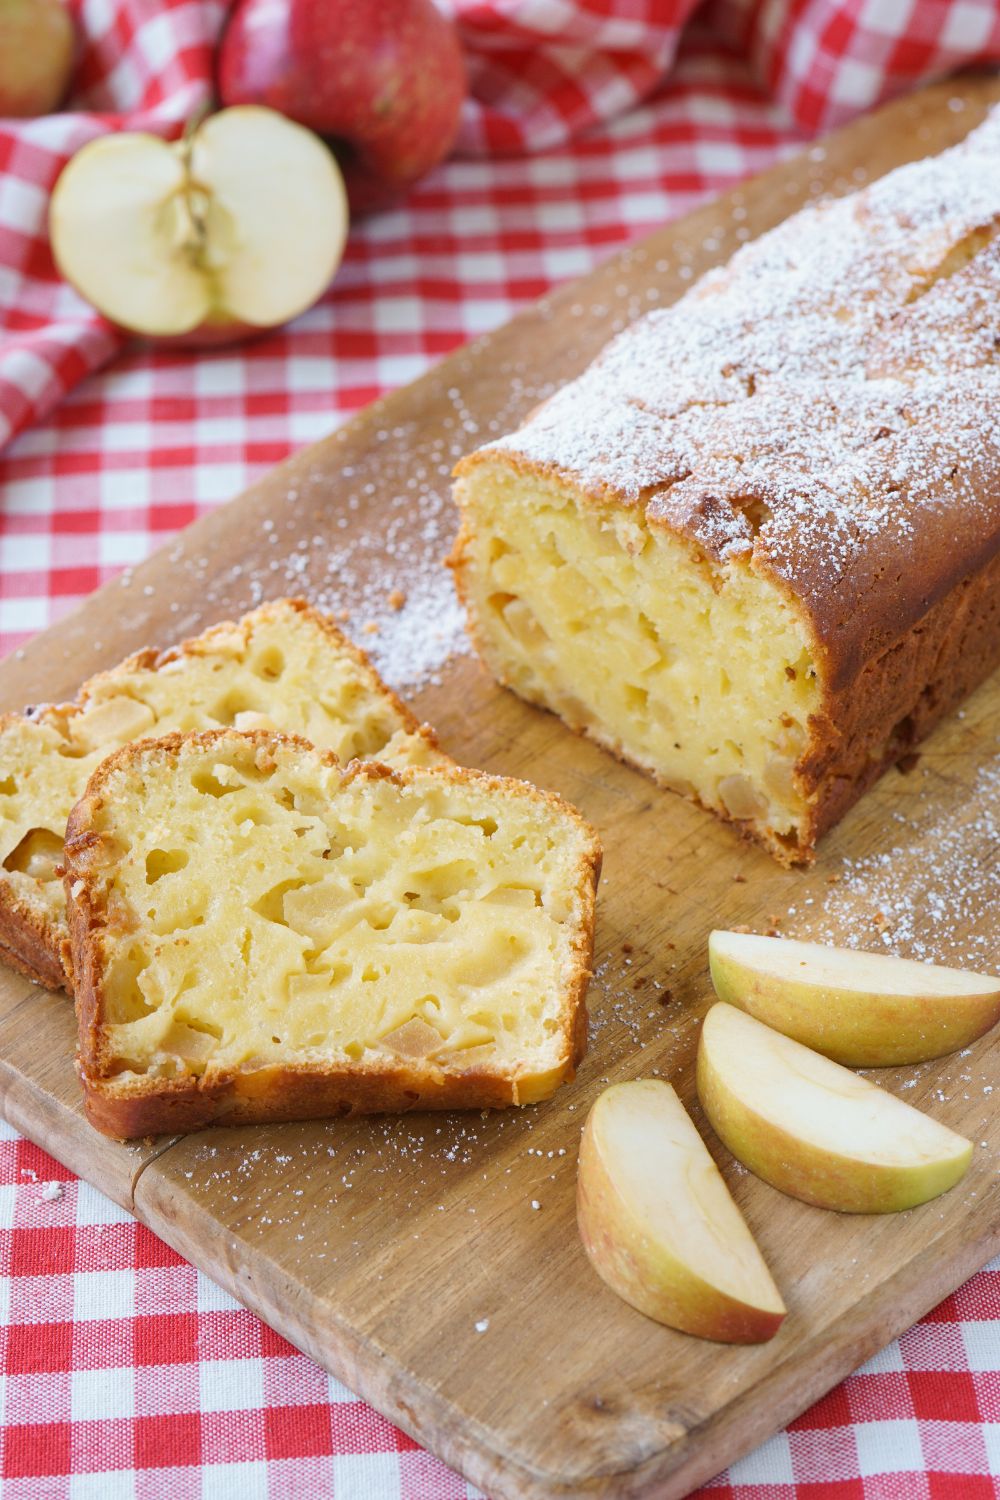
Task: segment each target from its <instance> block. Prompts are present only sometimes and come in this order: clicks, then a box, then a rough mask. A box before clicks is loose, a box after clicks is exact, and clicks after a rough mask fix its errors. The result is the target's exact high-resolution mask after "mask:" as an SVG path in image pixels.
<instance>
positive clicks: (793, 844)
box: [453, 454, 818, 863]
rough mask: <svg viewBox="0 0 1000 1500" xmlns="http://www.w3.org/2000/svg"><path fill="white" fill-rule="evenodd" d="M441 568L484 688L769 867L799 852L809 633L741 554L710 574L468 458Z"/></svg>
mask: <svg viewBox="0 0 1000 1500" xmlns="http://www.w3.org/2000/svg"><path fill="white" fill-rule="evenodd" d="M457 494H458V498H459V500H460V503H461V506H462V512H463V528H462V533H461V535H460V537H459V541H458V543H457V545H456V550H455V554H454V557H453V564H454V566H455V571H456V576H457V581H458V586H459V589H460V592H461V593H462V595H463V597H464V600H465V603H466V606H467V608H468V611H469V616H470V625H471V629H472V632H473V635H474V637H475V639H476V643H477V646H478V648H479V650H480V651H481V653H482V655H483V656H484V658H485V659H486V661H487V663H488V664H489V666H490V668H491V670H492V671H493V672H494V674H495V675H496V677H497V678H498V679H499V680H500V681H501V682H503V683H504V684H506V685H507V686H508V687H511V688H513V689H514V690H515V691H516V692H518V693H519V694H520V695H521V696H522V697H524V698H527V699H528V700H529V701H531V702H534V703H538V704H541V705H542V706H543V707H546V708H549V709H552V710H553V711H554V712H556V713H558V714H559V715H560V716H561V717H562V718H563V719H564V720H565V721H566V723H567V724H569V725H570V727H571V728H572V729H574V730H577V731H579V732H581V733H584V734H586V735H588V736H589V737H590V738H592V739H594V740H596V741H597V742H598V743H599V744H602V745H604V746H605V747H606V748H608V749H610V750H611V751H613V752H614V753H615V754H616V755H619V756H621V757H622V758H623V759H625V760H627V761H630V762H631V763H632V764H634V765H636V766H638V767H640V768H641V769H643V770H645V771H647V772H650V773H651V774H652V775H653V776H655V777H656V779H657V780H658V781H659V782H660V783H661V784H663V785H664V786H667V787H670V788H672V789H673V790H675V791H678V792H681V793H682V794H683V795H685V796H687V797H689V798H691V799H693V800H695V801H697V802H698V803H700V804H701V805H702V806H703V807H706V808H709V809H711V810H712V811H714V812H716V813H718V814H719V815H720V816H721V817H723V818H726V819H728V820H730V821H732V822H735V823H736V824H738V825H739V827H740V828H741V829H743V830H745V831H746V832H747V833H750V834H752V835H753V836H754V837H756V838H758V839H759V840H760V841H761V842H763V843H764V844H766V845H767V846H768V847H769V848H770V849H771V850H772V852H773V853H774V854H776V855H777V856H778V858H779V859H781V860H782V861H783V862H786V863H788V862H796V861H801V860H804V859H808V858H809V857H810V853H811V848H812V840H813V823H814V815H813V806H812V804H811V802H810V799H809V795H808V790H807V786H806V782H805V780H804V778H803V776H802V774H801V766H802V763H803V758H804V756H805V753H806V750H807V745H808V741H809V735H810V729H809V720H810V715H811V714H812V713H813V711H814V709H815V708H816V705H817V700H818V691H817V682H816V667H815V664H814V662H813V658H812V654H811V650H810V642H809V635H808V631H807V629H806V626H805V624H804V622H803V620H802V617H801V615H800V613H799V611H798V610H797V609H796V608H795V605H794V603H793V602H792V601H791V600H790V599H789V597H788V596H787V594H785V593H783V592H782V591H781V590H780V589H779V588H778V587H777V586H776V585H774V584H773V583H771V582H770V581H768V580H767V579H765V578H762V577H760V576H759V575H757V574H755V573H754V572H753V571H752V570H751V567H750V565H749V560H748V555H737V556H734V557H732V558H730V559H727V560H726V561H724V562H716V561H715V560H713V559H712V558H710V557H709V556H708V555H707V554H706V553H705V552H703V551H702V550H701V549H700V548H699V547H698V546H697V545H696V544H694V543H692V542H691V541H690V540H688V539H686V538H682V537H680V536H678V535H676V534H675V533H673V532H671V531H670V530H668V529H667V528H666V527H665V526H656V525H652V524H650V522H649V520H648V517H647V516H646V515H644V514H643V512H642V510H641V508H639V507H632V508H624V507H622V506H621V505H618V504H609V503H603V502H601V501H600V500H598V499H596V498H594V497H591V496H588V495H585V494H583V493H581V492H580V491H579V490H578V489H576V488H575V487H572V486H570V485H569V484H567V483H565V482H563V481H561V480H560V479H558V478H556V477H553V476H548V475H544V474H540V473H538V472H533V471H531V470H528V469H523V470H522V469H519V468H517V467H516V466H514V465H512V464H510V463H509V462H505V461H503V460H502V459H501V460H500V461H494V460H492V459H491V457H490V456H489V454H484V455H482V456H477V457H476V458H475V459H474V460H472V461H471V462H470V463H469V464H468V465H467V466H466V468H465V473H464V475H463V477H462V479H461V480H460V481H459V483H458V486H457Z"/></svg>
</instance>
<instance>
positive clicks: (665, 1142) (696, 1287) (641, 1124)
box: [577, 1079, 785, 1344]
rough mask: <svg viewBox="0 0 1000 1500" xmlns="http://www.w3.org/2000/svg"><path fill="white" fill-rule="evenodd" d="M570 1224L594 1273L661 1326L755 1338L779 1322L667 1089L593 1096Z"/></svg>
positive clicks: (770, 1290)
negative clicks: (575, 1224) (576, 1225)
mask: <svg viewBox="0 0 1000 1500" xmlns="http://www.w3.org/2000/svg"><path fill="white" fill-rule="evenodd" d="M577 1220H578V1223H579V1226H580V1236H581V1238H582V1240H583V1244H584V1248H585V1250H586V1252H587V1255H588V1256H589V1258H590V1262H591V1264H592V1265H593V1267H594V1270H595V1271H596V1272H597V1274H598V1275H599V1276H600V1277H601V1279H602V1280H603V1281H604V1282H606V1283H607V1285H608V1286H609V1287H610V1288H611V1290H612V1291H613V1292H616V1293H617V1294H618V1296H619V1297H621V1298H623V1300H624V1301H626V1302H628V1303H630V1304H631V1306H632V1307H635V1308H637V1309H638V1311H639V1312H641V1313H645V1314H646V1316H647V1317H649V1318H654V1319H655V1320H656V1321H657V1322H658V1323H665V1324H667V1325H668V1327H670V1328H676V1329H679V1330H680V1331H681V1332H682V1333H691V1334H696V1335H697V1336H698V1337H699V1338H704V1339H714V1340H716V1341H718V1342H720V1343H728V1344H758V1343H763V1342H764V1341H765V1340H767V1339H770V1338H772V1337H773V1336H774V1334H775V1333H777V1331H778V1328H779V1327H780V1326H781V1322H782V1319H783V1318H784V1316H785V1305H784V1303H783V1302H782V1300H781V1296H780V1293H779V1292H778V1289H777V1287H776V1286H775V1284H774V1282H773V1280H772V1279H771V1274H770V1272H769V1271H768V1269H767V1266H766V1265H765V1263H764V1258H763V1256H762V1255H761V1253H760V1251H759V1250H758V1248H757V1245H756V1242H755V1241H754V1238H753V1236H752V1235H751V1233H750V1230H749V1229H748V1228H747V1225H746V1221H745V1220H744V1218H743V1216H742V1214H741V1213H740V1211H739V1209H738V1208H737V1206H736V1204H735V1203H734V1202H733V1200H732V1198H731V1197H730V1195H729V1190H728V1188H727V1187H726V1184H725V1182H724V1181H723V1179H722V1176H721V1174H720V1172H719V1169H718V1167H717V1166H716V1165H715V1162H714V1161H713V1160H712V1157H711V1155H710V1154H709V1151H708V1148H707V1147H706V1145H705V1143H704V1141H703V1140H702V1139H701V1136H700V1135H699V1134H698V1132H697V1130H696V1129H695V1126H694V1124H693V1123H692V1121H691V1119H690V1117H689V1115H688V1114H687V1111H686V1110H685V1109H684V1106H683V1105H682V1104H681V1102H680V1100H679V1099H678V1097H677V1095H676V1093H675V1092H674V1090H673V1088H672V1087H671V1086H670V1084H668V1083H663V1082H660V1081H659V1080H657V1079H642V1080H639V1081H636V1082H633V1083H620V1084H614V1085H613V1086H612V1087H611V1088H608V1089H605V1091H604V1092H603V1094H601V1095H600V1097H599V1098H598V1099H597V1101H596V1103H595V1104H594V1106H593V1108H592V1109H591V1111H590V1114H589V1116H588V1118H587V1123H586V1126H585V1128H584V1132H583V1140H582V1142H581V1145H580V1160H579V1164H578V1168H577Z"/></svg>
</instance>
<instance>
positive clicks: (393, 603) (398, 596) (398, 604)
mask: <svg viewBox="0 0 1000 1500" xmlns="http://www.w3.org/2000/svg"><path fill="white" fill-rule="evenodd" d="M405 603H406V595H405V594H404V592H403V590H402V589H393V591H392V593H391V594H390V595H389V608H390V609H395V610H397V611H398V610H401V609H402V607H403V605H404V604H405Z"/></svg>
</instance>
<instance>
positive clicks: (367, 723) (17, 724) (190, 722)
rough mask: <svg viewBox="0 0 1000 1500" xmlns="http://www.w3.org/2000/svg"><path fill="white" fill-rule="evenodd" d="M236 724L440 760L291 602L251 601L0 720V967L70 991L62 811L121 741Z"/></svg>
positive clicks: (413, 724) (360, 667) (346, 750)
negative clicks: (176, 641)
mask: <svg viewBox="0 0 1000 1500" xmlns="http://www.w3.org/2000/svg"><path fill="white" fill-rule="evenodd" d="M220 725H222V726H227V725H235V726H236V727H237V728H240V729H255V728H275V727H277V728H281V729H286V730H289V731H291V732H293V733H298V734H301V735H303V736H305V737H306V738H307V739H309V740H311V741H312V742H313V743H314V744H317V745H319V746H321V747H322V748H323V749H325V750H332V751H333V753H334V754H335V755H336V756H337V757H338V759H340V760H341V761H343V762H345V763H346V762H347V761H348V760H350V759H351V758H352V757H354V756H361V757H366V758H367V757H372V756H378V758H379V759H380V760H381V761H384V762H386V763H387V764H389V765H408V764H417V765H430V764H435V763H439V762H444V761H445V760H446V757H444V756H443V755H442V754H441V753H440V752H439V751H438V750H437V749H436V746H435V742H434V737H433V735H432V734H431V732H430V730H428V729H427V728H426V726H421V725H419V724H418V723H417V720H416V719H415V718H414V717H413V715H412V714H411V713H410V712H409V710H408V709H406V708H405V707H404V706H403V704H402V703H401V702H400V701H399V699H398V698H397V697H396V695H395V694H394V693H392V692H391V691H390V690H389V689H388V688H387V687H386V685H385V683H384V682H382V680H381V679H380V678H379V676H378V674H377V673H376V672H375V670H374V668H373V667H372V666H371V664H370V663H369V661H368V659H367V657H365V655H364V654H363V653H362V652H361V651H359V650H358V649H357V647H355V646H353V645H352V644H351V642H350V641H348V640H347V639H346V637H345V636H343V635H342V634H341V632H340V631H339V630H338V629H337V628H336V626H335V625H334V624H333V623H332V622H331V621H330V620H329V619H328V618H327V617H326V616H325V615H323V614H321V613H320V612H319V611H318V610H315V609H313V608H311V607H310V606H309V605H308V604H306V603H304V601H302V600H301V599H279V600H276V601H275V602H273V603H270V604H265V605H262V606H261V607H260V608H259V609H256V610H254V611H253V612H252V613H251V614H248V615H245V616H244V617H243V618H242V619H241V620H240V621H238V622H237V623H236V624H233V623H231V622H226V623H224V624H221V625H216V626H214V627H213V628H212V629H210V630H206V631H205V633H204V634H203V635H200V636H197V637H196V638H195V639H193V640H189V641H185V642H184V643H183V645H181V646H176V647H174V648H172V649H171V650H169V651H163V652H157V651H153V650H147V651H140V652H138V653H137V654H136V655H135V656H131V657H129V659H128V660H127V661H124V662H122V663H121V665H120V666H117V667H115V668H113V670H111V671H109V672H102V673H101V674H100V675H99V676H97V677H93V678H91V680H90V681H89V682H86V683H84V685H83V687H82V688H81V690H80V693H79V696H78V697H77V698H76V700H75V701H74V702H72V703H60V704H58V705H51V704H46V705H44V706H42V707H39V708H35V709H32V710H30V711H29V712H28V713H26V714H4V715H2V716H0V959H2V960H3V961H5V962H6V963H8V964H10V965H11V966H12V967H13V968H15V969H19V970H20V972H21V973H22V974H26V975H27V976H28V978H29V979H34V980H36V981H37V982H38V983H39V984H44V985H47V986H48V987H49V988H50V989H58V988H60V986H62V985H67V984H68V976H69V968H68V963H69V942H68V932H67V928H66V913H65V900H64V897H63V887H62V881H61V879H60V878H59V876H58V875H57V873H56V870H57V867H58V865H59V863H60V861H61V859H62V852H63V836H64V834H65V832H66V819H67V817H68V816H69V812H70V809H71V808H72V806H73V804H74V803H75V802H76V801H77V799H78V798H79V797H81V796H82V795H83V791H84V788H85V787H86V785H87V781H88V780H89V778H90V776H91V774H92V773H93V771H94V770H95V769H96V767H97V766H98V765H100V763H101V761H102V760H103V759H104V758H105V756H106V755H109V754H110V753H111V752H112V751H113V750H116V749H118V747H119V746H120V745H123V744H125V743H127V742H128V741H130V740H134V739H138V738H141V737H146V736H156V735H163V734H167V733H170V732H172V731H193V730H201V729H211V728H216V727H218V726H220Z"/></svg>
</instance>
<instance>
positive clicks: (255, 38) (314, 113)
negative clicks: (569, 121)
mask: <svg viewBox="0 0 1000 1500" xmlns="http://www.w3.org/2000/svg"><path fill="white" fill-rule="evenodd" d="M216 71H217V80H218V91H219V98H220V99H221V101H222V103H223V104H227V105H232V104H265V105H267V106H268V107H269V108H271V109H277V110H280V111H281V113H282V114H283V115H287V116H288V118H289V119H290V120H298V122H299V123H300V124H301V125H307V126H308V127H309V129H310V130H315V131H316V133H317V134H318V135H321V136H323V137H325V138H326V140H327V141H328V142H329V143H330V145H331V147H332V149H333V151H334V153H335V155H336V157H337V160H338V162H339V163H340V167H341V170H342V171H343V173H344V179H345V181H346V183H347V194H348V199H349V202H350V205H351V213H352V214H357V213H367V212H369V211H370V210H372V209H375V208H381V207H384V206H386V205H387V204H389V203H392V202H394V201H395V200H396V199H398V198H399V197H400V196H401V195H402V194H403V193H405V192H406V190H407V189H408V188H409V187H411V186H412V185H413V183H415V182H417V181H419V179H420V178H421V177H424V176H426V174H427V173H428V172H429V171H430V170H431V168H432V167H436V166H437V164H438V162H439V161H441V160H443V158H444V157H446V156H447V155H448V152H449V151H450V150H451V148H452V145H453V144H454V141H455V135H456V133H457V131H458V125H459V120H460V117H461V111H462V103H463V100H464V99H465V92H466V82H465V63H464V59H463V55H462V48H461V44H460V42H459V38H458V33H457V31H456V29H455V27H454V25H453V23H452V22H451V21H450V20H449V19H448V18H447V17H446V16H444V15H442V14H441V12H440V11H439V10H438V8H437V6H436V5H435V4H434V3H433V0H238V3H237V4H236V5H235V6H234V7H233V10H232V12H231V15H230V18H229V22H228V24H227V26H226V30H225V32H224V34H223V38H222V42H221V44H220V47H219V52H218V59H217V67H216Z"/></svg>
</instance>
